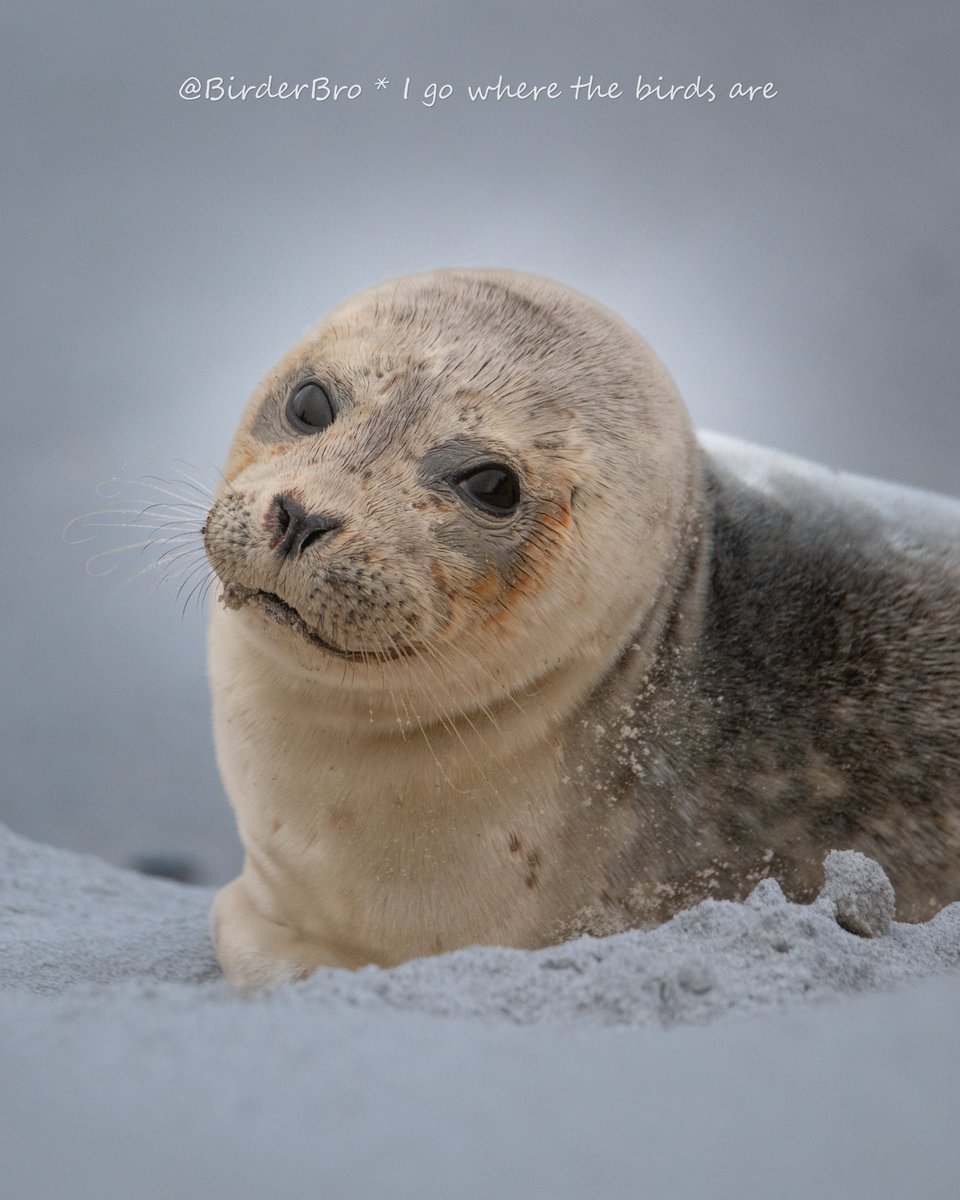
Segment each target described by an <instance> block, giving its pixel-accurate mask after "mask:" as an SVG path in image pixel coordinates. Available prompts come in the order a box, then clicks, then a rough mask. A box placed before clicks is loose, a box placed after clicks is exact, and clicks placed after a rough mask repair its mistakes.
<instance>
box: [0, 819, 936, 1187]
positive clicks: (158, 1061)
mask: <svg viewBox="0 0 960 1200" xmlns="http://www.w3.org/2000/svg"><path fill="white" fill-rule="evenodd" d="M888 888H889V884H888V883H887V881H886V878H885V876H883V873H882V872H881V871H880V869H879V868H878V867H877V866H876V864H874V863H871V862H870V861H869V860H867V859H864V858H863V856H862V855H857V854H855V853H853V852H844V853H839V854H835V855H832V856H831V858H830V859H829V860H828V867H827V886H826V888H825V890H824V892H823V894H822V895H821V897H820V898H819V899H818V900H817V901H816V902H815V903H814V904H812V905H807V906H800V905H795V904H791V903H789V902H788V901H787V900H786V899H785V898H784V896H783V894H782V892H781V890H780V888H779V887H778V885H777V884H776V883H775V882H774V881H772V880H767V881H765V882H764V883H762V884H760V886H759V887H757V888H756V890H755V891H754V892H753V894H752V895H751V896H750V897H749V899H748V900H747V901H746V902H745V903H743V904H732V903H725V902H705V903H702V904H700V905H698V906H697V907H696V908H692V909H689V910H688V911H686V912H683V913H681V914H680V915H678V916H677V917H675V918H674V919H673V920H672V921H670V922H668V923H667V924H665V925H662V926H660V927H659V928H658V929H655V930H652V931H650V932H631V933H624V934H619V935H616V936H613V937H610V938H605V939H600V940H598V939H593V938H580V939H579V940H577V941H574V942H570V943H567V944H565V945H562V946H556V947H551V948H548V949H545V950H541V951H536V952H526V951H519V950H510V949H503V948H497V947H473V948H470V949H466V950H460V951H456V952H454V953H451V954H445V955H441V956H438V957H436V958H429V959H420V960H417V961H414V962H409V963H406V964H404V965H402V966H400V967H397V968H394V969H392V970H381V969H379V968H374V967H368V968H365V969H363V970H360V971H356V972H348V971H340V970H321V971H318V972H317V973H316V974H315V975H314V976H313V977H312V978H310V979H308V980H305V981H304V982H303V983H301V984H298V985H296V986H292V987H289V988H285V989H280V990H278V991H276V992H274V993H272V994H269V995H261V996H257V997H253V998H250V997H243V996H240V995H238V994H237V993H235V992H233V991H232V990H231V989H230V988H229V987H228V986H227V984H226V983H225V982H224V980H223V979H222V977H221V976H220V973H219V970H218V968H217V966H216V963H215V961H214V958H213V954H212V950H211V947H210V943H209V938H208V932H207V909H208V906H209V903H210V900H211V897H212V892H211V891H210V890H208V889H205V888H196V887H189V886H186V885H183V884H176V883H169V882H165V881H160V880H155V879H149V878H146V877H142V876H138V875H135V874H133V873H131V872H127V871H122V870H119V869H117V868H114V867H110V866H107V865H106V864H104V863H101V862H99V861H97V860H95V859H92V858H87V857H84V856H81V855H78V854H73V853H69V852H67V851H63V850H55V849H53V848H51V847H47V846H38V845H35V844H33V843H31V842H28V841H26V840H24V839H22V838H20V837H17V836H15V835H14V834H12V833H9V832H7V831H5V830H3V829H2V827H0V1062H2V1064H3V1071H2V1078H3V1081H4V1086H3V1087H2V1088H0V1162H2V1163H3V1164H4V1165H3V1192H4V1195H10V1196H16V1197H17V1200H59V1198H61V1197H63V1198H64V1200H66V1198H67V1197H69V1200H129V1197H134V1196H135V1197H136V1198H137V1200H161V1198H163V1200H168V1198H169V1197H170V1196H176V1195H182V1196H202V1197H203V1198H204V1200H227V1197H229V1198H230V1200H245V1198H247V1197H249V1200H254V1198H255V1197H256V1198H257V1200H259V1198H260V1197H263V1196H266V1195H269V1196H272V1197H277V1198H278V1200H287V1198H289V1200H303V1198H304V1197H307V1196H310V1197H312V1196H322V1197H327V1196H329V1197H350V1200H367V1198H369V1200H374V1198H375V1197H376V1198H378V1200H379V1198H380V1197H383V1196H391V1197H399V1198H401V1200H402V1198H407V1197H409V1198H410V1200H414V1198H415V1200H446V1198H447V1197H450V1196H457V1197H458V1200H459V1198H463V1200H482V1198H486V1197H490V1196H503V1197H507V1198H512V1197H518V1198H519V1197H523V1198H524V1200H583V1198H584V1197H594V1196H598V1197H599V1196H602V1197H604V1200H620V1198H621V1197H622V1198H623V1200H628V1198H629V1200H635V1198H636V1197H637V1196H638V1195H649V1196H676V1197H682V1198H683V1200H698V1198H699V1197H704V1198H706V1197H710V1200H723V1198H725V1197H729V1198H730V1200H733V1198H734V1197H736V1198H737V1200H742V1197H745V1196H761V1195H764V1196H766V1195H776V1196H777V1198H778V1200H792V1198H796V1200H800V1198H801V1197H803V1198H804V1200H807V1198H808V1197H809V1196H812V1195H826V1194H830V1195H843V1196H844V1198H845V1200H857V1198H859V1197H863V1198H864V1200H866V1198H867V1197H869V1198H870V1200H895V1198H896V1200H900V1198H901V1197H903V1196H905V1195H918V1194H922V1195H923V1196H924V1198H925V1200H940V1198H941V1197H942V1198H943V1200H947V1198H948V1197H949V1198H950V1200H955V1196H956V1180H957V1178H960V1139H957V1137H956V1128H957V1127H958V1124H960V1092H958V1090H957V1088H956V1064H957V1062H958V1061H960V1023H958V1022H957V1021H956V1012H957V1011H958V1008H960V971H958V970H957V968H958V966H960V904H953V905H950V906H949V907H947V908H945V909H943V910H942V911H941V912H940V913H939V914H938V915H937V916H936V917H934V918H933V919H932V920H931V921H929V922H927V923H926V924H924V925H904V924H897V923H889V900H890V897H889V895H888V891H887V889H888ZM839 922H843V924H846V925H847V926H848V927H849V928H844V927H843V924H841V923H839ZM852 928H859V929H860V930H861V931H862V933H869V934H871V935H872V936H869V937H867V936H860V935H858V934H857V933H853V932H850V931H849V930H850V929H852ZM934 976H937V977H939V978H936V979H935V978H931V977H934ZM923 980H926V982H925V983H922V984H921V983H920V981H923ZM908 983H916V984H918V985H919V986H911V987H907V986H905V985H907V984H908ZM854 993H872V994H867V995H861V997H860V998H859V999H858V1000H856V1001H855V1002H853V1001H848V1002H846V1003H843V1004H839V1003H833V1004H829V1003H822V1002H823V1001H826V1000H829V999H830V998H836V997H839V996H841V995H851V994H854ZM812 1001H817V1002H818V1003H816V1004H812V1003H811V1002H812ZM760 1013H765V1014H766V1015H765V1016H764V1017H762V1018H761V1017H759V1016H758V1014H760ZM748 1017H752V1019H747V1018H748ZM731 1018H736V1019H731ZM664 1026H670V1027H671V1028H670V1031H669V1032H666V1033H665V1032H664V1028H663V1027H664Z"/></svg>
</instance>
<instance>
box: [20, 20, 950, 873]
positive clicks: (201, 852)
mask: <svg viewBox="0 0 960 1200" xmlns="http://www.w3.org/2000/svg"><path fill="white" fill-rule="evenodd" d="M881 14H882V15H881ZM2 19H3V23H4V27H5V28H4V30H3V39H2V44H3V48H4V59H5V62H4V69H3V71H2V72H0V97H2V110H0V111H2V139H3V144H2V161H3V190H4V207H3V216H2V222H3V223H2V232H3V240H4V251H3V263H4V268H3V274H4V283H5V285H6V300H5V320H4V322H3V327H2V334H0V336H2V338H3V343H4V345H3V366H4V393H3V397H4V399H3V402H4V406H5V421H4V437H3V439H2V450H0V453H2V456H3V469H2V472H0V486H2V488H3V515H4V529H5V534H4V546H5V562H4V571H3V573H2V576H3V577H2V583H0V587H2V589H3V590H2V605H3V614H4V623H3V628H4V639H3V655H4V663H3V666H4V678H5V680H6V687H5V688H4V690H3V695H2V699H0V714H2V718H0V719H2V727H3V773H4V780H3V789H2V795H0V820H4V821H7V822H8V823H9V824H10V825H12V826H13V827H14V828H15V829H17V830H18V831H20V832H22V833H26V834H28V835H31V836H34V837H38V838H42V839H44V840H48V841H52V842H56V843H58V844H60V845H64V846H70V847H74V848H77V849H83V850H92V851H96V852H97V853H100V854H102V855H104V856H105V857H107V858H109V859H112V860H114V861H117V862H120V863H126V862H130V861H132V860H133V859H134V858H135V857H136V856H138V855H141V854H145V853H173V852H177V853H182V854H185V855H187V856H188V857H189V858H190V859H191V860H192V861H193V862H194V863H195V865H196V869H197V873H198V877H199V878H201V879H203V880H205V881H209V882H216V881H219V880H222V879H225V878H227V877H228V876H229V874H230V873H231V872H232V871H233V870H234V868H235V867H236V865H237V863H238V849H237V843H236V838H235V834H234V830H233V822H232V817H231V815H230V813H229V809H228V806H227V802H226V800H225V798H224V796H223V793H222V790H221V788H220V784H219V781H218V779H217V775H216V770H215V765H214V761H213V753H212V748H211V740H210V729H209V719H208V715H207V698H206V684H205V678H204V647H203V642H204V628H203V625H204V622H203V620H202V619H201V618H200V617H199V616H198V615H197V614H196V612H188V613H187V615H186V616H185V617H183V618H181V615H180V609H181V607H182V605H181V604H179V603H178V602H177V601H176V600H175V597H174V589H172V588H170V587H169V586H166V587H164V588H161V589H159V590H158V591H157V592H156V593H155V594H151V593H150V591H149V589H148V588H143V587H138V586H136V585H134V586H131V587H128V588H124V589H122V590H121V591H120V592H117V591H116V585H117V584H118V583H119V582H121V581H122V580H123V579H124V578H126V577H127V576H129V575H130V574H132V573H133V572H134V571H135V570H137V569H138V567H139V566H140V565H141V564H142V561H143V560H141V559H136V558H135V557H134V556H129V557H130V562H129V565H126V564H122V565H120V566H119V567H118V570H117V572H116V573H115V574H114V575H113V576H111V577H110V578H109V579H108V580H103V579H92V578H90V577H88V575H87V574H86V573H85V563H86V560H87V558H88V557H89V554H90V553H91V552H93V551H94V550H95V549H96V548H99V546H98V545H94V546H92V547H91V546H89V545H87V546H75V545H69V544H66V543H65V542H64V541H63V539H62V536H61V533H62V530H63V528H64V526H65V525H66V523H67V522H68V521H69V520H70V519H71V518H72V517H74V516H76V515H77V514H80V513H83V512H86V511H88V510H90V509H94V508H96V507H97V506H98V503H99V501H98V499H97V496H96V486H97V484H98V483H99V482H100V481H101V480H104V479H108V478H109V477H111V476H114V475H117V474H121V473H122V472H123V471H124V469H125V466H126V465H127V464H129V463H131V462H132V460H135V459H138V458H139V459H142V458H144V457H147V456H152V457H155V458H157V459H159V460H161V462H162V463H165V464H166V465H161V466H160V467H155V468H153V469H154V470H156V471H158V472H159V473H160V474H164V473H166V474H168V475H169V474H170V472H171V471H172V469H173V468H172V466H171V465H170V464H171V460H173V459H186V460H188V461H190V462H191V463H194V464H196V465H197V466H198V467H199V469H200V472H201V476H202V478H203V480H204V481H205V482H207V483H209V484H213V483H214V481H215V478H216V464H217V463H219V462H220V461H221V460H222V458H223V455H224V452H225V449H226V446H227V443H228V440H229V437H230V434H231V432H232V428H233V426H234V423H235V420H236V417H237V414H238V413H239V411H240V408H241V406H242V404H243V402H244V399H245V397H246V396H247V395H248V393H249V392H250V390H251V389H252V388H253V386H254V385H255V383H256V382H257V380H258V378H259V377H260V376H261V375H262V374H263V373H264V372H265V371H266V370H267V368H268V367H269V366H270V365H271V363H272V362H273V361H274V360H275V359H276V358H277V357H278V356H279V355H280V354H281V353H282V351H283V350H284V349H285V347H286V346H287V345H288V344H289V343H290V342H291V341H292V340H293V338H294V337H295V336H298V335H299V334H300V333H301V332H302V331H303V330H304V329H305V328H306V327H307V326H308V325H310V324H312V323H313V322H314V321H315V320H316V319H318V318H319V317H320V316H321V315H322V313H323V312H324V310H326V309H327V308H328V307H329V306H330V305H331V304H333V303H334V302H335V301H337V300H338V299H340V298H342V297H343V296H345V295H347V294H349V293H350V292H352V291H355V290H356V289H357V288H359V287H361V286H363V285H366V284H368V283H370V282H373V281H375V280H378V279H381V278H383V277H386V276H390V275H394V274H398V273H401V272H405V271H411V270H418V269H423V268H428V267H433V266H439V265H451V264H496V265H505V266H509V267H516V268H522V269H527V270H532V271H536V272H540V273H543V274H548V275H552V276H555V277H557V278H559V279H562V280H564V281H566V282H569V283H571V284H573V285H575V286H577V287H579V288H581V289H582V290H584V291H586V292H589V293H591V294H593V295H595V296H597V297H598V298H599V299H601V300H602V301H604V302H605V303H606V304H608V305H610V306H611V307H613V308H615V309H617V310H618V311H619V312H621V313H622V314H623V315H624V316H625V317H626V318H627V319H629V320H630V321H631V322H633V323H634V324H635V325H636V327H637V328H638V329H640V330H641V331H642V332H643V333H644V334H645V335H646V336H647V337H648V339H649V340H650V341H651V342H652V344H653V345H654V346H655V347H656V348H657V350H658V352H659V353H660V355H661V357H662V358H663V359H664V360H665V361H666V363H667V364H668V365H669V367H670V369H671V370H672V372H673V374H674V375H675V377H676V379H677V381H678V383H679V385H680V388H681V390H682V392H683V393H684V395H685V397H686V400H687V403H688V405H689V407H690V409H691V411H692V413H693V415H694V418H695V420H696V421H697V423H698V424H701V425H705V426H709V427H713V428H716V429H719V430H721V431H723V432H726V433H731V434H735V435H740V436H743V437H746V438H750V439H753V440H756V441H761V442H765V443H768V444H771V445H775V446H779V447H782V448H784V449H787V450H790V451H793V452H795V453H799V454H803V455H806V456H808V457H812V458H816V459H820V460H822V461H825V462H827V463H830V464H833V465H836V466H842V467H846V468H849V469H853V470H857V471H861V472H865V473H869V474H873V475H879V476H884V477H888V478H892V479H897V480H902V481H905V482H909V483H914V484H918V485H921V486H925V487H930V488H934V489H938V490H942V491H945V492H951V493H960V460H958V448H960V406H958V403H957V388H956V382H955V381H956V379H957V377H958V366H960V361H958V360H960V338H958V336H957V334H958V330H957V312H958V307H960V304H958V302H960V272H958V266H960V246H958V229H960V220H958V218H960V186H958V185H960V137H958V133H957V129H958V105H957V93H956V83H955V64H956V62H957V58H958V51H960V10H958V8H957V6H956V4H955V3H954V2H952V0H951V2H949V3H948V2H945V3H942V4H938V3H920V4H914V5H911V6H910V7H909V8H907V7H906V6H904V7H903V8H900V7H894V6H883V7H882V8H880V9H878V8H877V6H875V5H869V4H867V3H857V4H839V5H838V4H829V5H828V4H821V3H806V4H803V5H792V6H789V7H787V6H773V5H770V4H769V2H768V0H764V2H762V0H747V2H742V3H737V4H730V3H728V4H717V3H715V2H714V0H698V2H696V3H683V4H678V3H675V2H670V3H667V2H663V3H657V4H645V5H638V4H636V3H599V4H598V3H591V4H589V5H588V4H584V3H582V0H577V2H572V3H551V4H523V5H519V4H513V3H510V4H508V3H502V4H489V3H488V4H485V5H484V4H471V5H469V6H467V5H454V4H449V3H448V4H439V3H436V2H434V3H423V2H420V3H416V4H413V3H404V2H392V3H378V4H367V5H363V6H361V5H359V4H358V5H350V6H347V5H345V4H338V5H334V4H317V3H311V4H308V3H301V4H291V3H286V4H284V3H269V4H268V3H264V4H255V3H249V2H248V3H244V4H231V5H227V4H208V5H206V6H204V7H203V8H201V9H198V7H197V6H196V5H195V4H194V3H190V4H186V3H179V2H178V3H166V4H164V5H162V6H156V8H155V9H154V10H153V11H146V10H140V9H138V8H136V7H135V6H132V5H129V6H128V5H122V4H121V3H119V0H114V2H110V3H87V4H85V5H83V6H78V5H75V4H72V3H70V4H67V3H62V4H39V5H37V4H31V5H27V4H24V3H10V2H9V0H7V3H5V5H4V14H3V18H2ZM501 72H502V73H503V74H504V75H505V76H506V77H507V78H508V79H510V80H513V81H517V80H519V79H525V80H527V81H529V82H548V81H550V80H557V81H558V82H559V83H561V84H562V85H567V84H569V83H571V82H573V81H574V80H575V79H576V77H577V76H578V75H584V76H585V75H588V74H590V73H591V72H592V73H593V74H594V75H595V77H596V78H597V80H598V81H599V80H601V79H603V80H604V81H612V80H618V81H620V82H621V83H622V84H624V86H625V87H626V89H627V91H628V96H627V97H625V98H624V99H621V100H619V101H615V102H604V101H600V100H596V101H592V102H589V103H586V102H584V101H580V102H579V103H575V102H574V101H573V100H572V99H571V98H570V97H569V93H566V95H565V97H564V99H563V100H561V101H557V102H554V103H546V102H537V104H536V105H534V104H532V103H530V102H524V103H508V102H503V103H500V104H499V105H498V104H496V103H495V102H492V101H488V102H487V103H486V104H485V105H470V104H469V102H468V101H467V100H466V98H465V94H464V93H465V85H466V84H467V83H470V82H482V81H495V80H496V78H497V76H498V75H499V74H500V73H501ZM269 73H272V74H273V76H274V80H275V81H279V80H280V79H288V80H309V79H312V78H313V77H315V76H321V75H328V76H330V77H331V78H333V79H336V80H337V81H340V82H344V83H349V82H351V81H359V82H361V83H362V84H363V88H364V95H363V96H362V97H361V98H360V99H359V100H357V101H354V102H352V103H345V102H340V103H338V104H332V103H329V102H328V103H326V104H316V103H310V102H309V101H301V102H299V103H290V102H279V101H272V102H264V101H261V102H253V101H247V102H245V103H240V102H233V103H231V102H227V101H221V102H220V103H217V104H211V103H207V102H203V101H196V102H185V101H183V100H181V99H179V98H178V95H177V89H178V87H179V85H180V83H181V82H182V81H183V80H184V79H185V78H187V77H188V76H199V77H200V78H204V79H205V78H207V77H209V76H216V75H230V74H233V75H235V76H236V77H237V79H238V80H243V81H249V82H253V83H256V82H259V81H261V80H263V79H264V78H265V77H266V76H267V75H268V74H269ZM638 73H643V75H644V76H645V77H648V76H649V77H652V78H653V79H655V78H656V76H658V75H661V74H662V75H663V76H664V77H665V79H666V80H667V81H668V82H679V83H687V82H690V81H692V80H693V79H694V78H695V77H696V76H697V75H700V76H701V79H702V82H704V83H706V82H707V81H713V82H714V83H715V84H717V85H718V90H719V92H720V95H721V97H722V96H723V94H724V92H725V90H726V88H727V87H729V85H730V84H732V83H733V82H735V81H737V80H744V81H749V82H757V83H764V82H766V81H767V80H772V81H773V82H774V84H775V86H776V89H777V91H778V95H777V96H776V98H774V99H773V100H768V101H754V102H753V103H752V104H750V103H748V102H746V101H744V100H740V101H729V100H725V99H723V98H721V99H718V100H717V101H716V102H715V103H713V104H709V105H708V104H705V103H704V102H702V101H686V102H678V101H674V102H672V103H668V102H657V101H653V100H649V101H645V102H643V103H640V104H638V103H637V102H636V101H634V100H632V99H630V97H629V93H630V91H631V89H632V87H633V85H634V83H635V80H636V76H637V74H638ZM407 75H409V76H410V77H411V79H412V83H411V96H412V97H415V96H417V95H419V94H421V93H422V90H423V88H424V87H426V85H427V84H428V83H430V82H431V81H436V82H437V83H444V82H449V83H452V84H454V85H455V87H456V89H457V91H456V94H455V95H454V97H453V98H451V99H450V100H447V101H446V102H443V103H438V104H437V105H436V106H435V107H433V108H427V107H425V106H423V105H421V104H419V103H418V102H417V101H416V99H411V100H410V101H407V102H406V103H404V102H403V101H402V100H401V99H400V95H399V90H400V88H401V87H402V81H403V78H404V77H405V76H407ZM378 76H385V77H386V78H388V79H389V80H390V81H391V82H390V87H389V88H388V89H387V90H386V91H385V92H375V91H374V89H373V84H374V81H375V80H376V78H377V77H378ZM148 470H150V468H149V467H147V466H146V465H145V464H144V463H143V462H140V463H139V464H136V463H135V464H134V465H133V473H134V474H137V473H142V472H144V471H148ZM104 544H106V543H104Z"/></svg>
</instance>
